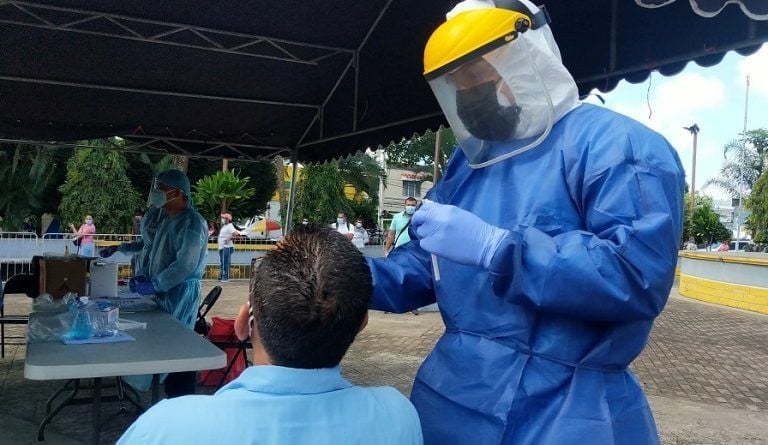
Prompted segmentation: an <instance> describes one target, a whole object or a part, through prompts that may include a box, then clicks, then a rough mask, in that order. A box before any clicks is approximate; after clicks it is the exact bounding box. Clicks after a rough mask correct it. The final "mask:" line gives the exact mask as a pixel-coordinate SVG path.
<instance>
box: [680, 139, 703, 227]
mask: <svg viewBox="0 0 768 445" xmlns="http://www.w3.org/2000/svg"><path fill="white" fill-rule="evenodd" d="M683 128H684V129H686V130H688V131H690V132H691V134H692V135H693V165H692V166H691V216H693V209H694V208H696V142H697V141H698V136H699V126H698V125H696V124H693V125H691V126H690V127H683Z"/></svg>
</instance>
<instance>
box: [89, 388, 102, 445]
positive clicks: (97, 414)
mask: <svg viewBox="0 0 768 445" xmlns="http://www.w3.org/2000/svg"><path fill="white" fill-rule="evenodd" d="M91 419H92V423H93V431H92V432H91V444H92V445H99V435H100V434H99V433H101V377H95V378H94V379H93V407H92V408H91Z"/></svg>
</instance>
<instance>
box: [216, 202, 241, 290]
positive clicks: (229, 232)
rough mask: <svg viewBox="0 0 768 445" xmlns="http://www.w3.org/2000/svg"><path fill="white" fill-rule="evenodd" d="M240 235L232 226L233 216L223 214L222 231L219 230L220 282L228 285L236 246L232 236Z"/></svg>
mask: <svg viewBox="0 0 768 445" xmlns="http://www.w3.org/2000/svg"><path fill="white" fill-rule="evenodd" d="M234 235H240V232H238V231H237V229H235V225H234V224H232V215H230V214H229V213H222V214H221V229H219V263H220V267H219V281H221V282H222V283H226V282H228V281H229V269H230V266H231V265H232V252H234V250H235V245H234V243H232V236H234Z"/></svg>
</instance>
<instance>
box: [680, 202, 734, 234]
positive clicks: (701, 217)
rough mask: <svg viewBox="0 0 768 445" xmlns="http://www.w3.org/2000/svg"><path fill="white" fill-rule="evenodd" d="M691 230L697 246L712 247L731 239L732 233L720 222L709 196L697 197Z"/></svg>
mask: <svg viewBox="0 0 768 445" xmlns="http://www.w3.org/2000/svg"><path fill="white" fill-rule="evenodd" d="M690 230H691V233H690V235H691V236H693V237H694V239H695V240H696V244H702V243H704V244H707V245H710V244H712V243H713V242H715V241H724V240H727V239H730V238H731V231H730V230H728V228H726V227H725V226H724V225H723V223H721V222H720V216H719V215H718V214H717V213H716V212H715V211H714V210H713V208H712V198H710V197H708V196H697V197H696V208H695V209H694V210H693V215H692V218H691V229H690Z"/></svg>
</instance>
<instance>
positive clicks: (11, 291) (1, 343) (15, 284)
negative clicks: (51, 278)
mask: <svg viewBox="0 0 768 445" xmlns="http://www.w3.org/2000/svg"><path fill="white" fill-rule="evenodd" d="M37 287H38V281H37V278H36V277H35V276H34V275H31V274H17V275H14V276H12V277H11V278H9V279H8V281H6V282H5V285H2V284H0V357H3V358H4V357H5V340H6V338H26V337H25V336H23V335H22V336H19V335H13V336H7V337H6V335H5V325H7V324H12V325H24V324H28V323H29V314H24V315H16V314H13V315H11V314H9V315H6V314H5V301H6V300H5V297H6V295H16V294H25V295H26V296H27V297H29V298H35V297H36V294H37ZM9 344H17V343H9Z"/></svg>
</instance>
